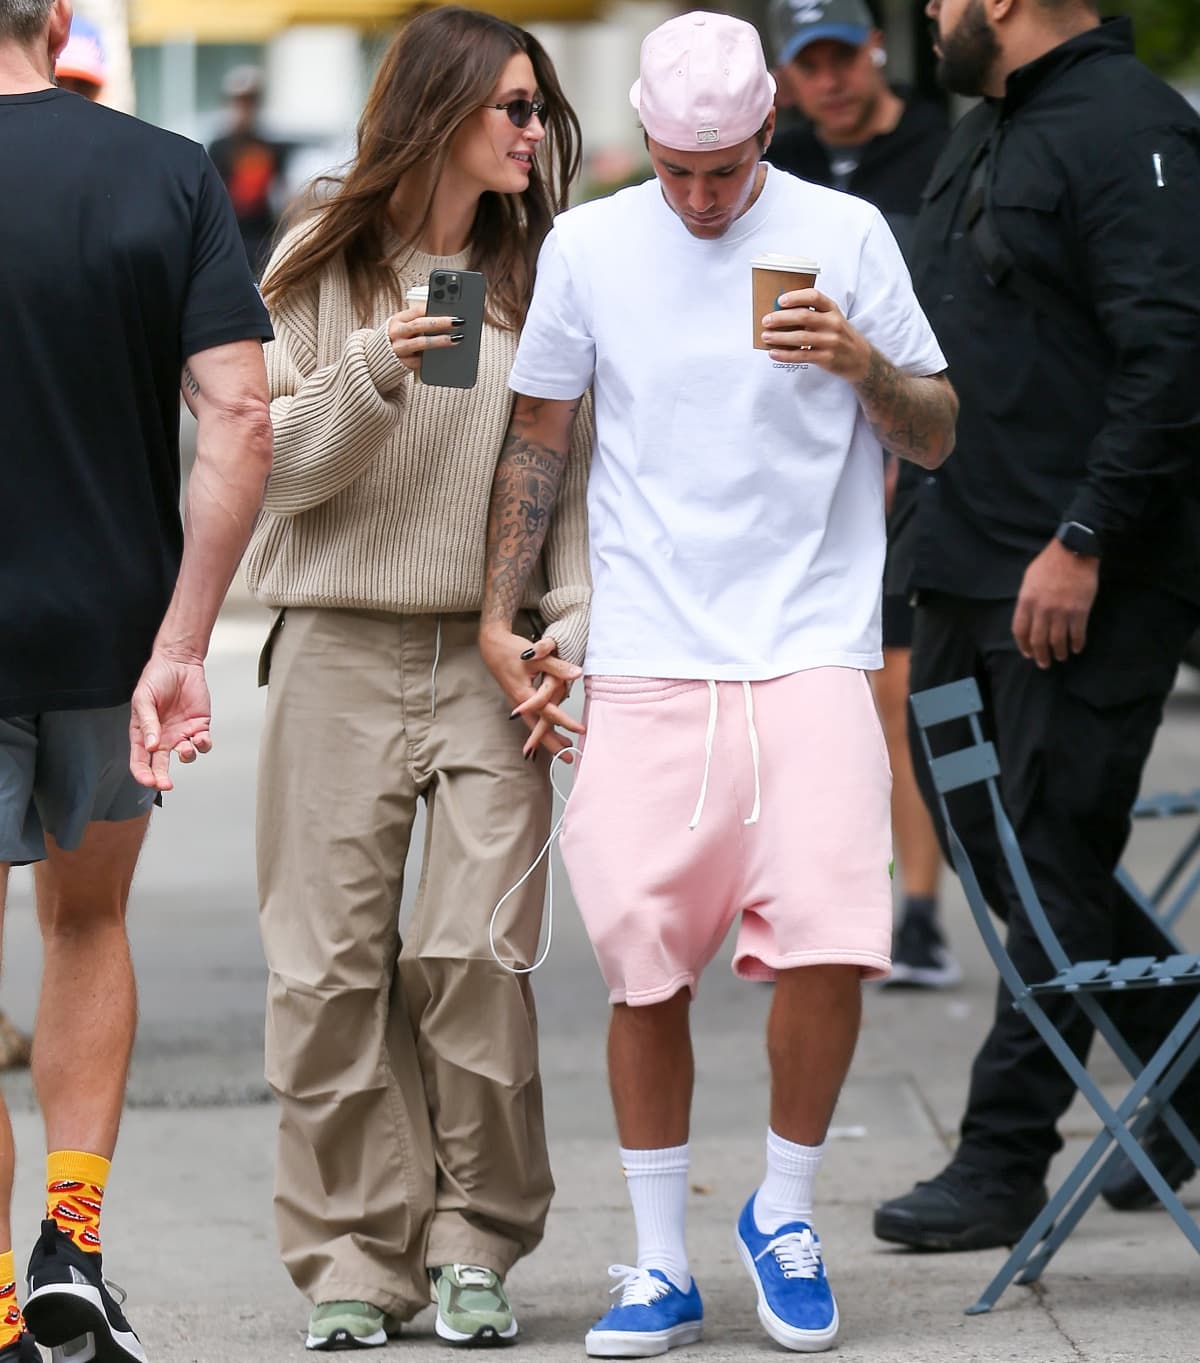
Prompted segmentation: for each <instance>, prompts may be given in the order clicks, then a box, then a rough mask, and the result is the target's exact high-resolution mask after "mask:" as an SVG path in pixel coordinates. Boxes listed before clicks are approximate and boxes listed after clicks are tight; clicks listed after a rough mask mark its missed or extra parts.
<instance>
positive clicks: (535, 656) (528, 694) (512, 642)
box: [479, 625, 583, 762]
mask: <svg viewBox="0 0 1200 1363" xmlns="http://www.w3.org/2000/svg"><path fill="white" fill-rule="evenodd" d="M557 650H558V645H557V644H556V643H555V642H554V640H553V639H550V638H544V639H539V640H537V642H536V643H531V642H530V641H529V640H528V639H524V638H522V637H521V635H519V634H514V633H513V632H512V630H511V629H508V628H506V627H504V626H503V625H484V626H483V627H482V628H481V629H480V631H479V651H480V652H481V653H482V654H483V660H484V662H485V663H487V665H488V669H489V670H490V672H491V674H492V676H493V677H495V678H496V680H497V681H498V682H499V683H500V688H501V690H502V691H503V692H504V694H505V695H506V696H507V697H508V699H509V701H510V702H511V703H512V707H513V716H514V717H516V716H517V715H519V716H520V717H521V719H522V720H524V722H525V726H526V728H528V730H529V737H528V738H527V739H526V740H525V744H524V747H523V748H522V751H523V752H524V754H525V756H526V757H530V756H532V755H533V754H534V753H536V752H537V749H538V747H539V746H540V747H544V748H545V749H546V750H547V752H549V753H550V755H551V758H553V757H554V756H555V755H556V754H557V753H560V752H562V751H563V749H564V748H569V747H570V746H571V743H570V740H569V739H566V738H564V737H563V735H562V734H560V733H559V732H558V731H557V730H556V728H555V727H554V726H555V725H559V726H560V727H561V728H564V729H566V730H568V731H569V732H570V733H574V734H581V733H583V725H582V724H580V723H579V721H578V720H576V719H572V718H571V716H570V715H569V714H567V712H566V711H565V710H563V709H562V702H563V701H564V700H566V698H567V695H568V693H569V692H570V689H571V683H572V682H573V681H577V680H578V679H579V678H580V677H582V676H583V669H582V668H580V667H576V666H574V664H572V663H568V662H564V661H563V660H562V659H561V658H559V657H556V656H555V655H556V653H557ZM571 760H572V757H571V754H570V753H568V754H567V755H566V756H565V757H564V758H563V761H564V762H570V761H571Z"/></svg>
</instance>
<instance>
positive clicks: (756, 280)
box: [750, 253, 821, 350]
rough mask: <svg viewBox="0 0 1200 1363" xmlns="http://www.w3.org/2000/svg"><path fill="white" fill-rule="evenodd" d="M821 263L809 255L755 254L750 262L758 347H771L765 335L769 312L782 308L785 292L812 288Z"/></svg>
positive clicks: (756, 345) (756, 344)
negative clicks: (781, 300)
mask: <svg viewBox="0 0 1200 1363" xmlns="http://www.w3.org/2000/svg"><path fill="white" fill-rule="evenodd" d="M820 273H821V267H820V266H819V265H818V264H817V262H816V261H815V260H809V259H807V257H805V256H781V255H773V254H771V253H767V254H765V255H761V256H755V257H754V259H753V260H752V261H751V262H750V278H751V281H752V292H753V295H754V348H755V350H769V349H770V348H771V347H770V346H769V345H768V344H767V343H766V341H764V340H763V339H762V329H763V328H762V319H763V318H764V317H765V316H766V315H767V313H769V312H778V310H779V297H780V295H781V294H785V293H793V292H795V290H796V289H811V288H813V287H814V286H815V285H816V282H817V275H819V274H820Z"/></svg>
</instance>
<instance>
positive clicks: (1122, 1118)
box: [911, 678, 1200, 1315]
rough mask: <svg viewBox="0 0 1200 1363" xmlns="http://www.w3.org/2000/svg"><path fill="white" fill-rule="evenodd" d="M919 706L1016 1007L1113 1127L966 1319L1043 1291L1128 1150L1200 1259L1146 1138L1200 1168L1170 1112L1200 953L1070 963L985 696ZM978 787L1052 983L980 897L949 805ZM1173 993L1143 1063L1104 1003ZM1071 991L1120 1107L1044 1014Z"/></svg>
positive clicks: (968, 684) (954, 695) (1196, 1234)
mask: <svg viewBox="0 0 1200 1363" xmlns="http://www.w3.org/2000/svg"><path fill="white" fill-rule="evenodd" d="M911 704H912V708H913V714H914V716H915V718H916V722H917V728H918V732H919V733H920V737H921V745H922V747H923V749H924V752H925V759H926V761H927V762H928V763H929V769H930V772H931V774H932V777H933V784H934V788H935V789H936V791H937V797H938V803H939V804H940V806H941V811H942V817H943V819H944V821H945V827H946V836H947V839H948V842H949V846H950V855H951V860H952V862H953V865H954V869H955V870H956V871H957V872H958V876H959V879H960V880H961V881H962V885H963V889H964V891H965V892H966V896H967V902H968V903H969V904H970V907H971V913H972V915H973V916H974V918H975V922H976V925H977V926H978V928H979V931H980V934H981V935H982V937H983V940H984V944H985V945H986V947H987V949H988V953H989V955H990V956H991V958H992V960H993V961H994V962H995V964H996V969H997V970H998V971H999V972H1000V976H1001V978H1002V979H1003V981H1004V983H1005V985H1006V986H1007V988H1008V991H1009V993H1010V994H1011V996H1012V1000H1013V1007H1014V1008H1018V1009H1020V1010H1021V1011H1022V1012H1023V1013H1024V1014H1025V1015H1026V1017H1028V1018H1029V1021H1030V1022H1031V1023H1032V1024H1033V1026H1034V1027H1035V1028H1036V1029H1037V1031H1038V1034H1039V1035H1040V1036H1041V1038H1042V1040H1043V1041H1044V1042H1045V1043H1046V1045H1047V1046H1048V1047H1049V1048H1050V1050H1051V1051H1052V1052H1053V1053H1054V1055H1055V1057H1056V1058H1057V1060H1058V1061H1059V1063H1060V1064H1061V1065H1062V1066H1063V1068H1064V1069H1065V1070H1066V1071H1067V1073H1068V1074H1069V1075H1070V1076H1071V1079H1072V1080H1073V1082H1074V1083H1075V1084H1076V1085H1077V1086H1078V1088H1079V1091H1080V1092H1081V1093H1082V1094H1083V1096H1084V1097H1085V1098H1086V1099H1087V1101H1088V1102H1089V1103H1090V1104H1091V1106H1092V1107H1093V1109H1094V1110H1095V1112H1096V1115H1097V1116H1098V1117H1099V1118H1100V1121H1101V1122H1102V1123H1103V1129H1102V1130H1101V1131H1100V1133H1099V1135H1097V1136H1096V1138H1095V1139H1094V1140H1093V1141H1092V1142H1091V1144H1090V1145H1089V1146H1088V1148H1087V1149H1086V1150H1085V1151H1084V1153H1083V1154H1082V1155H1081V1156H1080V1158H1079V1161H1078V1163H1077V1164H1076V1165H1075V1167H1074V1168H1073V1169H1072V1170H1071V1172H1070V1173H1069V1174H1068V1175H1067V1177H1066V1178H1065V1179H1064V1180H1063V1183H1062V1185H1061V1186H1060V1187H1059V1189H1058V1191H1057V1192H1056V1193H1055V1194H1054V1196H1053V1197H1052V1198H1051V1199H1050V1200H1049V1202H1047V1204H1046V1207H1045V1209H1044V1210H1043V1211H1042V1212H1041V1213H1040V1215H1039V1216H1038V1217H1037V1218H1036V1220H1034V1222H1033V1223H1032V1224H1031V1225H1030V1227H1029V1229H1028V1230H1027V1231H1026V1232H1025V1234H1024V1236H1023V1237H1022V1238H1021V1241H1020V1243H1019V1244H1018V1245H1017V1246H1016V1247H1015V1248H1014V1249H1013V1251H1012V1253H1011V1254H1010V1255H1009V1257H1008V1259H1007V1260H1006V1261H1005V1263H1004V1266H1003V1267H1002V1268H1001V1269H1000V1271H999V1273H997V1274H996V1276H995V1277H994V1278H993V1279H992V1281H991V1282H990V1283H989V1284H988V1286H987V1288H986V1289H985V1290H984V1292H983V1295H982V1296H981V1297H980V1298H979V1300H978V1301H977V1302H976V1303H975V1304H974V1305H973V1306H971V1307H969V1308H968V1310H967V1314H968V1315H978V1314H979V1313H981V1312H984V1311H990V1310H991V1308H992V1307H993V1306H994V1305H995V1304H996V1302H997V1301H998V1300H999V1298H1000V1294H1001V1293H1002V1292H1003V1291H1004V1289H1005V1288H1006V1287H1007V1286H1008V1285H1009V1284H1010V1283H1011V1282H1012V1281H1013V1280H1014V1279H1017V1280H1018V1281H1019V1282H1021V1283H1032V1282H1036V1281H1037V1279H1038V1278H1040V1277H1041V1275H1042V1271H1043V1270H1044V1269H1045V1267H1046V1265H1047V1264H1048V1263H1049V1262H1050V1260H1051V1259H1052V1258H1053V1257H1054V1255H1055V1254H1056V1253H1057V1252H1058V1250H1059V1249H1060V1248H1061V1247H1062V1245H1063V1244H1064V1242H1065V1241H1066V1239H1067V1237H1068V1236H1069V1235H1070V1233H1071V1232H1072V1231H1073V1230H1074V1229H1075V1227H1076V1226H1077V1225H1078V1224H1079V1222H1080V1220H1081V1219H1082V1217H1083V1215H1084V1213H1085V1212H1086V1211H1087V1209H1088V1208H1089V1207H1090V1206H1091V1205H1092V1203H1093V1202H1094V1201H1095V1200H1096V1197H1097V1195H1098V1194H1099V1192H1100V1187H1101V1184H1102V1183H1103V1180H1104V1175H1105V1172H1106V1170H1107V1169H1108V1167H1109V1164H1110V1163H1111V1162H1112V1161H1113V1160H1115V1159H1116V1157H1117V1155H1118V1152H1119V1151H1122V1152H1124V1154H1125V1156H1126V1157H1127V1158H1128V1159H1129V1161H1130V1162H1131V1163H1132V1164H1133V1165H1134V1167H1135V1168H1136V1169H1137V1171H1138V1172H1139V1173H1140V1174H1141V1176H1142V1177H1143V1178H1144V1179H1145V1180H1146V1182H1147V1183H1148V1184H1149V1185H1150V1187H1151V1188H1152V1189H1153V1190H1154V1192H1155V1193H1156V1194H1157V1195H1158V1198H1159V1200H1160V1201H1161V1202H1162V1204H1163V1206H1164V1207H1165V1208H1166V1209H1167V1211H1168V1212H1170V1214H1171V1216H1172V1217H1173V1218H1174V1220H1175V1222H1176V1224H1177V1225H1178V1226H1179V1229H1180V1230H1181V1231H1182V1232H1183V1234H1184V1235H1185V1236H1186V1237H1187V1238H1188V1240H1189V1241H1190V1242H1191V1244H1192V1246H1193V1248H1195V1249H1196V1250H1197V1251H1198V1252H1200V1227H1198V1226H1197V1225H1196V1222H1195V1221H1194V1220H1193V1218H1192V1217H1191V1215H1190V1214H1189V1213H1188V1211H1187V1209H1186V1208H1185V1207H1184V1206H1183V1204H1182V1203H1181V1202H1180V1200H1179V1198H1178V1197H1176V1195H1175V1193H1174V1192H1172V1190H1171V1189H1170V1187H1169V1186H1168V1185H1167V1183H1166V1180H1165V1179H1164V1178H1163V1177H1162V1175H1161V1174H1160V1173H1159V1172H1158V1170H1157V1169H1156V1168H1155V1167H1154V1164H1153V1162H1152V1161H1151V1160H1150V1158H1149V1156H1148V1155H1147V1154H1146V1152H1145V1151H1144V1150H1143V1149H1142V1147H1141V1146H1140V1145H1139V1144H1138V1138H1139V1136H1140V1135H1141V1134H1142V1133H1143V1132H1144V1131H1145V1129H1146V1128H1147V1126H1149V1124H1150V1122H1151V1121H1153V1120H1154V1119H1155V1118H1156V1117H1158V1118H1159V1119H1161V1120H1162V1121H1163V1122H1164V1123H1165V1124H1166V1126H1167V1128H1168V1129H1169V1130H1170V1132H1171V1134H1172V1135H1173V1136H1174V1137H1175V1139H1176V1140H1177V1141H1178V1142H1179V1144H1180V1145H1182V1146H1183V1148H1184V1150H1185V1151H1186V1152H1187V1154H1188V1155H1189V1156H1190V1158H1191V1159H1193V1160H1194V1161H1195V1162H1196V1163H1197V1164H1200V1142H1197V1140H1196V1139H1195V1137H1193V1135H1192V1133H1191V1132H1190V1131H1189V1130H1188V1128H1187V1127H1186V1126H1185V1124H1184V1123H1183V1121H1182V1119H1181V1118H1180V1116H1179V1114H1178V1113H1177V1112H1176V1111H1175V1109H1174V1108H1173V1107H1172V1106H1171V1104H1170V1098H1171V1095H1172V1094H1173V1093H1174V1092H1175V1090H1176V1089H1177V1088H1178V1086H1179V1084H1180V1082H1181V1081H1182V1080H1183V1079H1184V1077H1185V1076H1186V1075H1187V1074H1188V1072H1189V1070H1191V1068H1192V1067H1193V1065H1195V1064H1196V1062H1197V1060H1200V955H1188V954H1186V953H1184V952H1179V953H1177V954H1175V955H1172V956H1169V957H1167V958H1165V959H1164V960H1155V959H1154V958H1152V957H1136V958H1130V959H1127V960H1123V961H1072V960H1070V959H1069V958H1068V956H1067V954H1066V952H1065V951H1064V950H1063V947H1062V944H1061V942H1060V941H1059V939H1058V937H1057V935H1056V934H1055V932H1054V929H1053V928H1052V927H1051V925H1050V921H1049V919H1048V918H1047V917H1046V913H1045V910H1044V909H1043V908H1042V905H1041V901H1040V900H1039V899H1038V895H1037V891H1036V890H1035V889H1034V886H1033V881H1032V880H1031V879H1030V875H1029V871H1028V868H1027V867H1026V865H1025V859H1024V857H1023V856H1022V855H1021V849H1020V846H1019V844H1018V842H1017V836H1016V833H1015V832H1014V830H1013V826H1012V824H1011V822H1010V821H1009V818H1008V815H1007V814H1006V813H1005V810H1004V806H1003V804H1002V802H1001V800H1000V792H999V789H998V787H997V784H996V778H997V776H998V775H999V772H1000V764H999V761H998V759H997V757H996V750H995V748H994V747H993V746H992V744H991V743H989V742H987V741H985V739H984V735H983V730H982V727H981V725H980V720H979V716H980V714H981V713H982V710H983V702H982V700H981V698H980V694H979V687H978V686H977V685H976V683H975V681H974V680H973V679H971V678H967V679H966V680H963V681H957V682H951V683H950V684H949V685H948V686H939V687H936V688H934V689H933V690H930V691H922V692H919V693H918V694H916V695H914V696H913V697H912V699H911ZM951 721H966V723H967V725H968V726H969V729H970V734H971V739H972V741H971V742H970V743H969V744H968V745H967V746H965V747H962V748H959V749H957V750H955V751H951V752H945V753H942V754H941V755H939V756H937V757H935V756H934V755H933V751H932V748H931V745H930V741H929V731H930V730H931V729H936V728H937V727H938V726H939V725H942V724H947V723H950V722H951ZM939 746H940V744H939ZM973 785H985V786H986V787H987V793H988V798H989V800H990V802H991V809H992V816H993V819H994V821H995V826H996V836H997V838H998V839H999V844H1000V849H1001V852H1002V854H1003V856H1004V860H1005V863H1006V864H1007V866H1008V870H1009V873H1010V874H1011V876H1012V879H1013V883H1014V884H1015V886H1016V889H1017V893H1018V895H1019V897H1020V901H1021V907H1022V908H1023V910H1024V912H1025V914H1026V915H1027V917H1028V919H1029V922H1030V925H1031V926H1032V928H1033V930H1034V932H1035V933H1036V934H1037V938H1038V941H1039V942H1040V943H1041V946H1042V950H1043V951H1044V952H1045V954H1046V956H1047V958H1048V959H1049V961H1050V964H1051V968H1052V969H1053V971H1054V975H1053V976H1052V977H1051V978H1050V979H1048V980H1026V979H1023V978H1022V976H1021V974H1020V972H1019V971H1018V970H1017V968H1016V966H1015V965H1014V964H1013V962H1012V958H1011V957H1010V956H1009V954H1008V952H1007V951H1006V950H1005V947H1004V942H1003V941H1002V939H1001V937H1000V934H999V932H998V931H997V928H996V924H995V922H994V921H993V919H992V916H991V913H990V911H989V910H988V906H987V902H986V901H985V899H984V897H983V892H982V891H981V890H980V888H979V881H978V879H977V878H976V875H975V871H974V868H973V867H972V865H971V861H970V858H969V857H968V855H967V851H966V848H965V847H964V846H963V844H962V842H961V840H960V839H959V837H958V834H957V833H956V832H955V831H954V826H953V823H952V822H951V819H950V813H949V810H948V809H947V807H946V797H947V795H949V794H951V793H952V792H953V791H956V790H962V789H964V788H965V787H967V786H973ZM1171 988H1176V989H1191V990H1193V991H1195V996H1194V998H1193V999H1192V1001H1191V1003H1190V1004H1189V1005H1188V1007H1187V1009H1186V1011H1185V1012H1184V1013H1183V1015H1182V1017H1181V1018H1180V1019H1179V1021H1178V1023H1177V1024H1176V1025H1175V1027H1173V1028H1172V1030H1171V1032H1170V1033H1169V1034H1168V1035H1167V1036H1166V1037H1165V1038H1164V1039H1163V1041H1162V1043H1161V1044H1160V1046H1159V1048H1158V1050H1157V1051H1155V1053H1154V1055H1153V1056H1152V1057H1151V1058H1150V1059H1149V1060H1148V1061H1146V1062H1145V1063H1144V1064H1143V1063H1142V1061H1141V1060H1139V1059H1138V1057H1137V1056H1136V1055H1135V1054H1134V1053H1133V1051H1132V1049H1131V1048H1130V1046H1129V1045H1128V1044H1127V1042H1126V1041H1125V1039H1124V1038H1123V1037H1122V1035H1121V1033H1120V1031H1119V1030H1118V1028H1117V1026H1116V1024H1115V1022H1114V1021H1113V1020H1112V1018H1111V1017H1110V1016H1109V1014H1108V1013H1107V1012H1106V1011H1105V1009H1104V1008H1103V1007H1102V1003H1101V1001H1102V1000H1103V998H1104V997H1105V996H1106V995H1110V996H1111V995H1113V994H1116V993H1118V992H1120V991H1124V990H1131V989H1171ZM1061 994H1069V995H1070V996H1071V997H1072V998H1073V999H1074V1000H1075V1002H1076V1004H1077V1005H1078V1006H1079V1007H1080V1008H1081V1009H1082V1010H1083V1012H1084V1013H1085V1014H1086V1016H1087V1017H1088V1018H1089V1019H1090V1020H1091V1022H1092V1023H1093V1025H1094V1026H1095V1028H1096V1031H1097V1032H1099V1033H1100V1035H1101V1036H1103V1037H1104V1039H1105V1040H1106V1041H1107V1042H1108V1044H1109V1046H1111V1047H1112V1050H1113V1052H1114V1053H1115V1054H1116V1056H1117V1058H1118V1059H1119V1060H1120V1062H1121V1064H1122V1065H1123V1066H1124V1067H1125V1069H1126V1070H1127V1071H1128V1072H1129V1076H1130V1080H1131V1085H1130V1088H1129V1091H1128V1093H1127V1094H1126V1095H1125V1097H1124V1098H1123V1099H1122V1100H1121V1102H1120V1103H1118V1104H1117V1105H1116V1106H1115V1107H1114V1106H1112V1105H1111V1104H1110V1103H1109V1102H1108V1100H1107V1099H1106V1098H1105V1097H1104V1094H1103V1093H1102V1092H1101V1091H1100V1089H1099V1087H1098V1086H1097V1085H1096V1083H1095V1081H1094V1080H1093V1079H1092V1077H1091V1075H1089V1074H1088V1072H1087V1067H1086V1066H1085V1065H1084V1064H1083V1063H1082V1062H1081V1061H1080V1060H1079V1058H1078V1057H1077V1056H1076V1055H1075V1053H1074V1052H1073V1051H1072V1050H1071V1048H1070V1047H1069V1046H1068V1045H1067V1044H1066V1042H1065V1041H1064V1040H1063V1038H1062V1036H1061V1035H1060V1034H1059V1032H1058V1030H1057V1028H1056V1027H1055V1026H1054V1024H1053V1023H1052V1022H1051V1021H1050V1019H1049V1018H1048V1017H1047V1015H1046V1012H1045V1010H1044V1009H1043V1007H1042V1004H1041V1000H1042V999H1044V998H1047V997H1049V996H1051V995H1061ZM1106 1155H1107V1157H1108V1158H1107V1159H1106V1158H1105V1156H1106Z"/></svg>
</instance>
